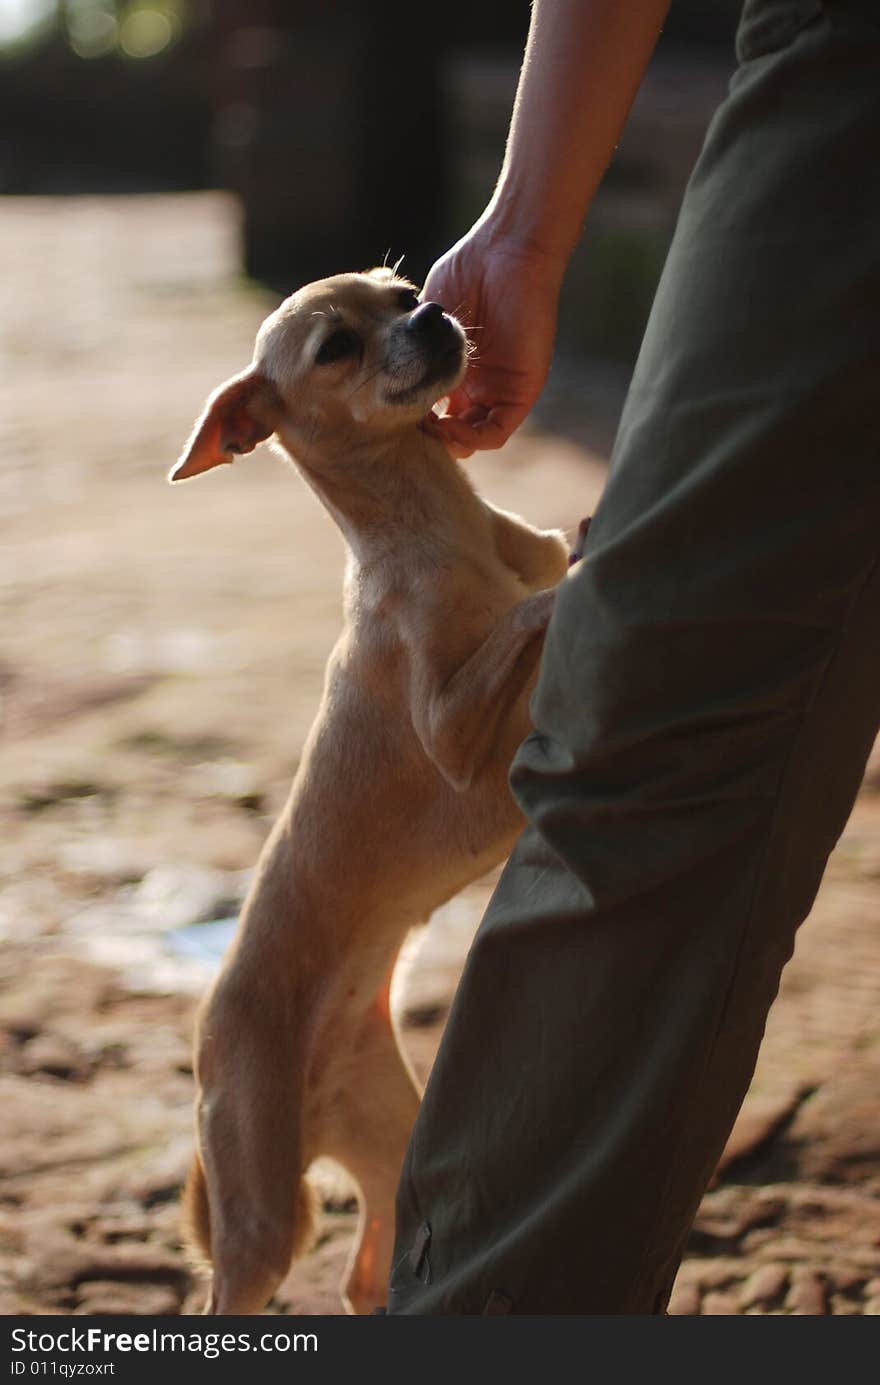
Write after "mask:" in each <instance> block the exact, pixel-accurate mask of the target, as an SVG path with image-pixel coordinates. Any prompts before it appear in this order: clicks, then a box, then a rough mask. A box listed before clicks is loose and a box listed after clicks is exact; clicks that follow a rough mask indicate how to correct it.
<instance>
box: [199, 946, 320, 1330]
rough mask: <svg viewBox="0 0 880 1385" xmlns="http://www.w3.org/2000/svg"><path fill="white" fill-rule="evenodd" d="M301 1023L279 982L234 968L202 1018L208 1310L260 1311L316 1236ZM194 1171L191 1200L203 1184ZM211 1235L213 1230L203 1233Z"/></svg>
mask: <svg viewBox="0 0 880 1385" xmlns="http://www.w3.org/2000/svg"><path fill="white" fill-rule="evenodd" d="M301 1056H302V1055H301V1053H300V1049H299V1045H298V1043H297V1023H296V1020H295V1019H294V1018H293V1017H292V1016H291V1015H290V1013H289V1008H288V1007H285V1006H284V1005H283V1004H282V1003H281V1002H280V1001H279V999H278V995H277V991H275V993H274V994H273V991H272V989H271V988H270V987H267V986H265V985H263V986H255V985H253V984H249V985H247V986H243V985H241V984H240V978H237V977H236V976H235V974H234V969H233V971H232V973H229V972H227V973H226V974H225V975H224V976H223V977H221V979H220V982H219V984H218V986H217V987H216V989H215V991H214V993H213V994H212V996H211V997H210V999H209V1002H208V1005H207V1006H206V1009H205V1012H204V1014H203V1015H202V1017H201V1019H200V1024H199V1036H198V1042H197V1057H196V1072H197V1078H198V1082H199V1096H198V1101H197V1124H198V1145H199V1151H198V1156H197V1157H198V1163H199V1164H200V1166H201V1170H202V1172H203V1175H204V1191H203V1193H202V1194H201V1196H202V1198H203V1203H204V1215H203V1216H202V1218H201V1222H202V1226H203V1227H205V1228H207V1236H208V1239H209V1245H208V1246H204V1245H203V1249H206V1250H208V1251H209V1253H210V1260H211V1265H212V1269H213V1284H212V1293H211V1303H210V1306H209V1308H208V1310H207V1311H209V1312H214V1313H221V1314H229V1313H232V1314H235V1313H259V1312H260V1311H261V1309H263V1308H264V1307H265V1305H266V1304H267V1303H268V1301H269V1299H270V1298H271V1297H272V1294H273V1293H274V1292H275V1290H276V1288H277V1287H278V1285H279V1284H280V1282H281V1280H282V1279H283V1278H284V1276H285V1275H286V1274H287V1272H288V1269H289V1267H290V1262H291V1260H292V1258H293V1256H294V1255H295V1254H296V1253H298V1252H299V1251H300V1250H301V1249H303V1247H304V1245H305V1244H306V1243H307V1242H308V1239H309V1234H310V1231H311V1228H312V1215H311V1206H310V1199H309V1191H308V1186H307V1185H306V1184H305V1183H304V1181H303V1177H302V1174H303V1168H302V1154H301V1139H302V1133H301V1129H300V1126H301V1086H302V1072H301V1070H300V1063H301ZM198 1185H199V1173H198V1170H196V1171H195V1172H194V1175H193V1177H192V1178H191V1180H190V1189H191V1191H190V1207H192V1205H193V1201H194V1196H195V1194H196V1193H199V1186H198ZM203 1239H204V1238H203Z"/></svg>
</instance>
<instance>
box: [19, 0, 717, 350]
mask: <svg viewBox="0 0 880 1385" xmlns="http://www.w3.org/2000/svg"><path fill="white" fill-rule="evenodd" d="M39 8H40V5H39V4H36V5H35V11H36V10H38V9H39ZM42 8H43V9H44V10H45V11H46V14H45V16H44V18H43V21H42V23H41V24H40V25H38V26H36V27H35V28H34V31H33V33H32V34H31V37H30V41H29V42H28V43H24V44H20V45H18V46H17V47H16V46H12V47H8V48H7V49H6V50H3V49H0V192H5V193H19V194H20V193H40V192H42V193H47V192H48V193H61V192H77V191H81V192H85V191H89V192H96V191H100V192H108V191H148V190H158V189H178V188H179V189H183V188H202V187H217V186H220V187H226V188H229V189H230V190H232V191H233V192H235V193H236V194H238V196H239V198H240V200H241V207H242V263H243V268H244V269H245V271H246V272H247V273H248V274H250V275H251V276H253V277H254V278H257V279H260V280H262V281H263V282H265V283H267V284H268V285H270V286H271V287H273V288H274V289H275V290H277V291H278V292H279V293H286V292H289V291H290V290H291V289H292V288H294V287H295V286H296V285H297V284H300V283H302V282H304V281H306V280H308V279H311V278H314V277H317V276H319V275H322V274H326V273H334V272H337V271H339V270H342V269H349V268H354V269H357V268H363V267H365V266H366V265H369V264H374V263H377V262H378V261H381V260H382V259H383V258H385V257H386V256H387V257H388V259H389V260H390V261H391V262H393V261H394V260H396V259H397V258H398V257H399V256H401V255H402V256H404V266H403V267H404V270H405V271H406V272H408V273H409V274H410V275H411V277H413V278H414V279H415V280H416V281H420V280H421V279H422V278H423V277H424V274H425V273H426V271H427V269H428V267H429V266H430V264H431V263H432V261H433V259H434V258H435V257H436V256H437V254H438V253H440V252H441V251H442V250H444V249H445V248H446V247H447V246H448V245H449V244H450V243H451V242H452V241H453V240H454V239H456V238H457V237H458V236H459V235H460V234H461V233H462V232H463V231H464V230H465V229H466V227H467V226H468V225H469V224H470V221H471V219H472V218H473V217H474V216H475V215H476V214H477V213H478V212H479V211H480V209H481V208H482V206H483V204H484V202H485V199H486V197H487V196H488V195H489V193H490V191H491V188H492V184H493V182H494V179H495V176H496V174H497V171H498V167H499V163H500V159H501V156H502V153H503V148H504V137H505V133H506V129H507V121H508V117H509V114H510V106H511V102H512V99H513V93H514V89H515V84H516V77H517V72H518V67H519V60H520V57H521V53H522V46H523V41H524V39H525V35H526V30H527V26H528V19H529V4H528V0H470V2H469V3H467V4H465V3H463V0H447V3H446V4H445V5H444V7H443V13H442V20H441V19H440V18H438V19H437V20H436V21H435V23H434V28H433V31H432V32H431V33H430V34H428V33H426V32H425V28H424V25H423V24H419V25H418V26H415V25H414V23H413V18H412V15H413V11H412V7H411V4H406V5H404V4H403V3H402V0H384V2H383V3H367V2H366V0H323V2H322V0H56V4H55V6H54V10H53V8H52V7H51V5H48V4H47V3H44V4H43V6H42ZM739 9H740V0H715V3H713V4H712V5H706V4H705V3H701V0H673V3H672V8H671V11H670V15H669V19H668V22H667V25H666V27H665V30H664V34H663V36H662V38H661V40H660V44H659V45H658V49H657V52H656V55H655V58H654V60H653V62H652V64H651V68H650V69H649V73H648V76H647V78H646V81H645V83H644V84H643V87H642V90H641V92H640V94H639V97H638V100H637V102H636V105H635V107H634V110H633V113H632V116H631V118H630V121H629V123H628V125H627V129H626V131H625V134H624V138H623V140H622V142H621V145H620V148H619V150H618V153H617V156H616V158H615V160H614V162H613V164H612V166H611V168H610V169H609V172H608V175H607V176H606V179H605V181H604V183H603V186H602V188H601V189H600V192H599V194H598V196H597V198H596V201H595V203H594V207H593V210H592V212H591V216H590V220H589V224H588V227H587V230H586V232H585V236H584V241H583V245H582V246H581V247H579V250H578V252H577V253H576V255H575V257H574V260H573V262H572V267H571V271H570V273H569V279H568V292H567V294H566V300H565V309H564V312H563V320H562V324H561V334H562V340H563V341H567V342H568V343H569V344H571V345H572V346H573V347H574V348H576V349H578V350H582V351H592V350H596V349H598V350H601V351H604V352H605V353H610V354H611V355H612V356H615V357H617V358H618V359H620V360H621V361H624V362H625V361H628V360H630V359H631V358H632V356H633V354H634V351H635V349H636V346H637V344H638V340H639V338H640V336H641V331H642V328H643V325H644V319H645V316H646V313H647V308H648V305H649V303H650V299H651V296H652V294H653V289H654V286H655V284H656V278H657V274H658V273H659V268H660V265H661V264H662V260H663V257H664V256H665V252H666V247H667V245H668V242H669V237H670V235H671V232H672V227H673V225H674V220H675V214H676V211H677V207H678V204H679V202H680V199H681V194H682V192H683V189H684V184H685V181H686V179H687V176H688V174H689V171H690V168H691V166H692V164H693V160H694V158H695V157H696V154H697V152H698V150H699V146H700V143H701V142H702V138H703V133H704V130H705V126H706V123H707V121H708V119H709V116H710V114H711V111H712V109H713V108H714V106H715V105H716V104H717V102H718V100H720V99H721V97H722V96H723V92H724V87H725V85H726V82H727V79H728V76H729V73H730V70H731V69H732V66H733V34H734V30H735V26H736V20H737V16H738V12H739Z"/></svg>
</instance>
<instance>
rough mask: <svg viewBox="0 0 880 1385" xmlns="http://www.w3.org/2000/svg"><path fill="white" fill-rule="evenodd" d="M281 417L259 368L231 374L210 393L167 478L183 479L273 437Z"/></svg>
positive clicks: (272, 389) (273, 393) (278, 404)
mask: <svg viewBox="0 0 880 1385" xmlns="http://www.w3.org/2000/svg"><path fill="white" fill-rule="evenodd" d="M280 416H281V401H280V399H279V398H278V394H277V392H276V390H275V387H274V385H272V384H271V383H270V382H269V381H268V380H267V379H266V377H265V376H264V375H262V374H261V373H260V371H259V370H257V369H256V368H255V367H254V366H251V367H250V368H249V369H248V370H245V371H243V372H242V374H241V375H234V376H233V377H232V379H231V380H227V381H226V384H225V385H221V386H220V388H219V389H217V390H215V391H214V393H213V394H212V395H211V397H210V399H209V400H208V402H207V404H206V405H205V408H204V410H203V412H202V414H201V416H200V417H199V419H198V420H197V421H196V426H195V428H194V429H193V431H192V436H191V437H190V439H189V442H188V443H187V444H186V447H185V448H184V449H183V452H182V453H181V454H180V458H179V459H178V461H177V462H176V464H175V465H174V466H173V467H172V469H171V471H170V472H169V474H168V480H169V481H185V480H187V478H188V477H190V476H198V475H199V474H200V473H201V472H203V471H210V469H211V467H215V466H220V465H221V464H222V463H224V462H231V461H233V460H234V458H235V457H236V456H239V455H240V454H241V453H242V452H253V450H254V448H255V447H256V445H257V443H258V442H264V441H265V439H266V438H270V437H271V436H272V434H273V433H274V432H275V428H276V426H277V423H278V420H279V418H280Z"/></svg>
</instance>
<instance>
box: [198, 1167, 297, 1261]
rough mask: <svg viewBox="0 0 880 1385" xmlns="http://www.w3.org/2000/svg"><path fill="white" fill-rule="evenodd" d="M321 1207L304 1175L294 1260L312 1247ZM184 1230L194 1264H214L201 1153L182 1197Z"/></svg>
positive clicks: (294, 1236)
mask: <svg viewBox="0 0 880 1385" xmlns="http://www.w3.org/2000/svg"><path fill="white" fill-rule="evenodd" d="M319 1211H320V1205H319V1198H318V1195H317V1193H316V1191H315V1189H314V1187H313V1186H312V1184H311V1183H310V1182H309V1180H308V1179H307V1178H305V1177H304V1178H301V1179H300V1183H299V1188H298V1189H297V1197H296V1212H295V1216H294V1224H293V1247H292V1250H291V1257H290V1258H291V1260H296V1259H298V1257H299V1256H301V1255H305V1254H306V1252H307V1251H308V1250H309V1249H310V1248H311V1247H312V1245H313V1244H314V1241H315V1237H316V1235H317V1230H318V1213H319ZM181 1230H182V1233H183V1244H184V1247H185V1249H186V1251H187V1252H188V1257H189V1259H190V1260H191V1261H192V1263H193V1264H195V1265H198V1266H201V1267H202V1268H207V1267H208V1266H210V1264H211V1260H212V1255H211V1209H210V1204H209V1202H208V1185H207V1183H206V1181H205V1170H204V1168H203V1167H202V1161H201V1159H200V1158H199V1156H198V1154H194V1155H193V1160H192V1163H191V1164H190V1167H189V1173H188V1174H187V1179H186V1183H185V1184H184V1188H183V1197H182V1200H181Z"/></svg>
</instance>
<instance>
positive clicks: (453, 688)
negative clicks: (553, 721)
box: [412, 587, 556, 793]
mask: <svg viewBox="0 0 880 1385" xmlns="http://www.w3.org/2000/svg"><path fill="white" fill-rule="evenodd" d="M555 596H556V589H555V588H553V587H551V588H548V589H547V590H546V591H541V592H536V593H535V594H534V595H533V596H527V597H525V598H524V599H523V600H522V601H519V602H517V604H516V605H515V606H513V607H512V608H511V609H510V610H509V611H507V612H505V614H504V615H503V616H502V617H501V619H500V620H499V621H498V623H497V624H496V625H495V626H494V627H493V629H492V631H491V633H490V634H489V636H488V638H487V639H486V640H484V642H483V643H482V644H481V645H480V646H479V647H478V648H477V649H476V650H475V651H474V653H473V654H471V655H470V657H469V658H468V659H467V660H466V662H465V663H463V664H461V665H460V666H459V667H458V668H457V669H456V670H455V671H454V672H453V673H452V674H451V676H449V675H448V674H447V672H446V670H445V669H444V668H443V667H442V666H441V664H440V661H439V660H438V659H437V658H436V656H433V657H432V655H431V654H430V653H426V652H425V650H424V647H423V648H422V649H421V650H420V649H418V648H416V649H414V650H413V656H412V657H413V678H412V706H413V724H414V726H415V729H416V733H417V734H418V736H419V739H420V740H421V742H422V745H423V747H424V749H425V752H426V754H427V755H428V756H429V757H430V759H431V760H433V761H434V763H435V764H436V766H437V768H438V769H439V770H440V772H441V773H442V774H443V776H444V778H445V779H446V780H447V781H448V782H449V783H450V784H451V785H452V786H453V788H455V789H457V790H458V791H459V792H460V793H463V792H464V791H465V790H466V789H468V788H469V787H470V785H471V783H472V782H473V780H474V778H475V776H476V775H477V774H478V773H479V771H480V770H481V769H482V767H483V766H484V765H485V763H486V761H487V760H488V758H489V756H490V753H491V751H492V748H493V746H494V745H495V742H496V740H497V737H498V734H499V731H500V729H501V726H502V725H503V723H504V721H505V719H506V717H507V715H508V713H509V712H510V711H511V709H512V707H513V706H514V704H515V703H516V701H517V699H518V698H519V696H520V694H521V693H522V691H523V689H524V688H525V686H526V684H527V683H528V681H529V679H530V677H531V675H532V673H533V672H534V669H535V667H536V665H537V662H538V659H539V657H540V653H541V647H542V644H543V640H544V634H545V632H546V629H547V624H548V622H549V620H550V615H551V613H552V610H553V602H554V599H555Z"/></svg>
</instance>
